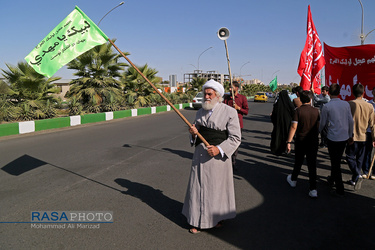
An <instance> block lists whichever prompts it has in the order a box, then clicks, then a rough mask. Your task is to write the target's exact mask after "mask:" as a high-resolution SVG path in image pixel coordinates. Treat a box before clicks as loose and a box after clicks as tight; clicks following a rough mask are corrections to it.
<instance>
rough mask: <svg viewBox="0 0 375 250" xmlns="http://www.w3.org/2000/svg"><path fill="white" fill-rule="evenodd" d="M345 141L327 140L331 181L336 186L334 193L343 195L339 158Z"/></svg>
mask: <svg viewBox="0 0 375 250" xmlns="http://www.w3.org/2000/svg"><path fill="white" fill-rule="evenodd" d="M346 143H347V141H331V140H329V139H327V145H328V153H329V158H330V159H331V178H332V179H331V180H332V181H334V183H335V186H336V193H338V194H344V184H343V183H342V174H341V158H342V154H343V153H344V150H345V147H346Z"/></svg>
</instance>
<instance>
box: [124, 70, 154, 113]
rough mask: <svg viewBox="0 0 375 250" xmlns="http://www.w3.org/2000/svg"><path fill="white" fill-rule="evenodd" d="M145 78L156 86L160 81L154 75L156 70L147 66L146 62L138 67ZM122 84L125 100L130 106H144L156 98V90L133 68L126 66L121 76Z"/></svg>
mask: <svg viewBox="0 0 375 250" xmlns="http://www.w3.org/2000/svg"><path fill="white" fill-rule="evenodd" d="M138 69H139V70H140V71H141V72H142V74H143V75H144V76H146V77H147V79H148V80H149V81H150V82H151V83H152V84H154V85H155V86H156V87H158V86H157V84H158V83H160V78H159V77H157V76H156V74H157V73H158V71H157V70H155V69H153V68H149V67H148V65H147V64H145V65H144V66H142V67H138ZM122 82H123V84H124V92H125V101H126V102H127V104H128V105H130V106H132V107H135V108H137V107H145V106H149V105H151V104H152V103H153V100H155V99H158V98H157V97H156V96H155V95H157V93H156V91H155V90H154V89H153V88H152V87H151V85H150V84H149V83H148V82H147V81H146V80H145V79H144V78H143V77H142V76H141V74H139V73H138V71H136V70H135V69H134V68H128V70H127V71H125V72H124V74H123V76H122Z"/></svg>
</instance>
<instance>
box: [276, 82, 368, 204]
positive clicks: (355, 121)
mask: <svg viewBox="0 0 375 250" xmlns="http://www.w3.org/2000/svg"><path fill="white" fill-rule="evenodd" d="M340 89H341V88H340V86H339V85H338V84H332V85H330V86H329V87H328V86H324V87H322V89H321V90H322V91H321V94H320V95H317V94H315V93H314V91H306V90H305V91H304V90H303V89H302V88H301V87H300V86H298V87H295V88H294V89H293V91H292V94H291V95H289V98H286V96H287V93H286V91H281V92H280V93H279V95H278V97H277V98H276V100H275V103H274V106H273V111H272V114H271V120H272V123H273V125H274V127H273V131H272V134H271V145H270V148H271V152H272V153H274V154H275V155H282V154H283V153H290V152H291V144H292V142H293V139H294V154H295V162H294V166H293V171H292V174H290V175H288V176H287V182H288V183H289V185H290V186H291V187H293V188H294V187H296V185H297V178H298V174H299V172H300V170H301V166H302V164H303V162H304V159H305V158H306V164H307V168H308V172H309V193H308V194H309V196H310V197H312V198H317V197H318V192H317V186H316V182H317V180H316V179H317V177H316V176H317V173H316V171H317V170H316V169H317V161H316V159H317V152H318V149H319V147H320V148H322V149H324V148H328V154H329V157H330V162H331V174H330V176H327V182H328V184H329V185H330V186H331V187H332V194H333V195H335V196H339V197H343V196H345V192H344V183H346V184H347V185H349V186H352V187H353V189H354V190H358V189H360V188H361V183H362V180H363V179H375V176H374V175H371V173H370V171H371V166H372V165H373V164H374V162H373V157H371V156H372V151H373V147H375V124H374V122H375V119H374V117H375V115H374V114H375V113H374V110H375V88H374V89H373V96H374V97H373V99H372V100H369V101H368V100H365V99H364V91H365V89H364V86H363V85H361V84H355V85H354V86H353V88H352V91H353V96H354V100H351V101H343V100H341V99H340V98H339V95H340ZM319 135H320V140H321V142H320V144H319V143H318V142H319ZM344 152H345V158H344V159H343V154H344ZM343 160H344V161H346V162H347V164H348V167H349V169H350V170H351V172H352V176H351V179H350V180H347V181H345V182H343V180H342V173H341V162H342V161H343Z"/></svg>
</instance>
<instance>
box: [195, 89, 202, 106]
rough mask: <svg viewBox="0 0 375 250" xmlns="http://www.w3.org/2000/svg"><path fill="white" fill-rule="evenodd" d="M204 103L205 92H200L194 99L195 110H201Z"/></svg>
mask: <svg viewBox="0 0 375 250" xmlns="http://www.w3.org/2000/svg"><path fill="white" fill-rule="evenodd" d="M202 102H203V92H199V93H198V94H197V95H196V96H195V97H194V98H193V108H194V109H200V108H201V107H202Z"/></svg>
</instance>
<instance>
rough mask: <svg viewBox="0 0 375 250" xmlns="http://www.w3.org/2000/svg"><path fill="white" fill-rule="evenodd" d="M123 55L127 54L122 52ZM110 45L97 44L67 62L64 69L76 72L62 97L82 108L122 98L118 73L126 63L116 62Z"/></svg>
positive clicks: (119, 74) (118, 55) (117, 57)
mask: <svg viewBox="0 0 375 250" xmlns="http://www.w3.org/2000/svg"><path fill="white" fill-rule="evenodd" d="M124 54H125V55H129V53H126V52H124ZM120 56H121V55H120V54H118V53H115V52H114V51H113V48H112V44H110V43H105V44H103V45H98V46H96V47H94V48H92V49H91V50H89V51H87V52H86V53H84V54H82V55H80V56H79V57H77V58H76V59H74V60H73V61H71V62H69V63H68V65H67V66H68V69H73V70H76V73H74V75H75V76H78V78H77V79H74V80H72V82H71V83H70V85H71V87H70V90H69V91H68V92H67V94H66V97H70V98H72V97H74V98H76V100H77V101H78V102H80V103H81V104H82V105H84V106H86V108H90V107H94V109H96V107H98V106H99V105H103V104H105V103H106V102H108V101H110V102H111V103H113V98H114V99H115V100H120V99H121V96H122V83H121V81H120V80H119V78H120V77H121V73H120V71H121V70H124V68H125V67H126V66H128V65H127V64H126V63H122V62H120Z"/></svg>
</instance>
